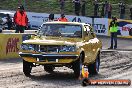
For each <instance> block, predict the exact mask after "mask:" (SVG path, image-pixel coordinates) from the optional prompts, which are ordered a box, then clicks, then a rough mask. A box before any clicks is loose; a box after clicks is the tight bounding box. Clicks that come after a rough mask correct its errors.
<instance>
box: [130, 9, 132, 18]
mask: <svg viewBox="0 0 132 88" xmlns="http://www.w3.org/2000/svg"><path fill="white" fill-rule="evenodd" d="M130 19H131V20H132V7H131V8H130Z"/></svg>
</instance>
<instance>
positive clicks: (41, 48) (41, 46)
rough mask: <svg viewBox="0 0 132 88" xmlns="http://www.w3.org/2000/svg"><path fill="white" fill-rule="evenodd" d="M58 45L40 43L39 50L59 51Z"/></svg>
mask: <svg viewBox="0 0 132 88" xmlns="http://www.w3.org/2000/svg"><path fill="white" fill-rule="evenodd" d="M59 50H60V46H58V45H50V46H47V45H40V52H59Z"/></svg>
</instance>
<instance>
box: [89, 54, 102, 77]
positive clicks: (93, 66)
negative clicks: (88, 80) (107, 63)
mask: <svg viewBox="0 0 132 88" xmlns="http://www.w3.org/2000/svg"><path fill="white" fill-rule="evenodd" d="M99 66H100V55H98V56H97V57H96V60H95V62H94V63H93V64H91V65H89V66H88V70H89V73H90V74H92V75H95V74H98V73H99Z"/></svg>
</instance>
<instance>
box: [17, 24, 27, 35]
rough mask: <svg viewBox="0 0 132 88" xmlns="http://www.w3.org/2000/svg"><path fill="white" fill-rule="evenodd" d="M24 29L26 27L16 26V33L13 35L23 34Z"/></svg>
mask: <svg viewBox="0 0 132 88" xmlns="http://www.w3.org/2000/svg"><path fill="white" fill-rule="evenodd" d="M25 29H26V27H25V26H20V25H17V26H16V31H15V33H19V32H20V33H24V30H25Z"/></svg>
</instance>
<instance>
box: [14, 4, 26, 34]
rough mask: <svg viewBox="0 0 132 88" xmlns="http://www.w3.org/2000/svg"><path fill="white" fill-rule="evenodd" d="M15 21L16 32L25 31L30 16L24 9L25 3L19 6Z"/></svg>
mask: <svg viewBox="0 0 132 88" xmlns="http://www.w3.org/2000/svg"><path fill="white" fill-rule="evenodd" d="M14 23H15V25H16V32H15V33H19V32H20V33H24V30H25V29H26V27H27V26H28V18H27V14H26V11H25V10H24V7H23V5H20V6H19V7H18V10H17V11H16V13H15V15H14Z"/></svg>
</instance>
